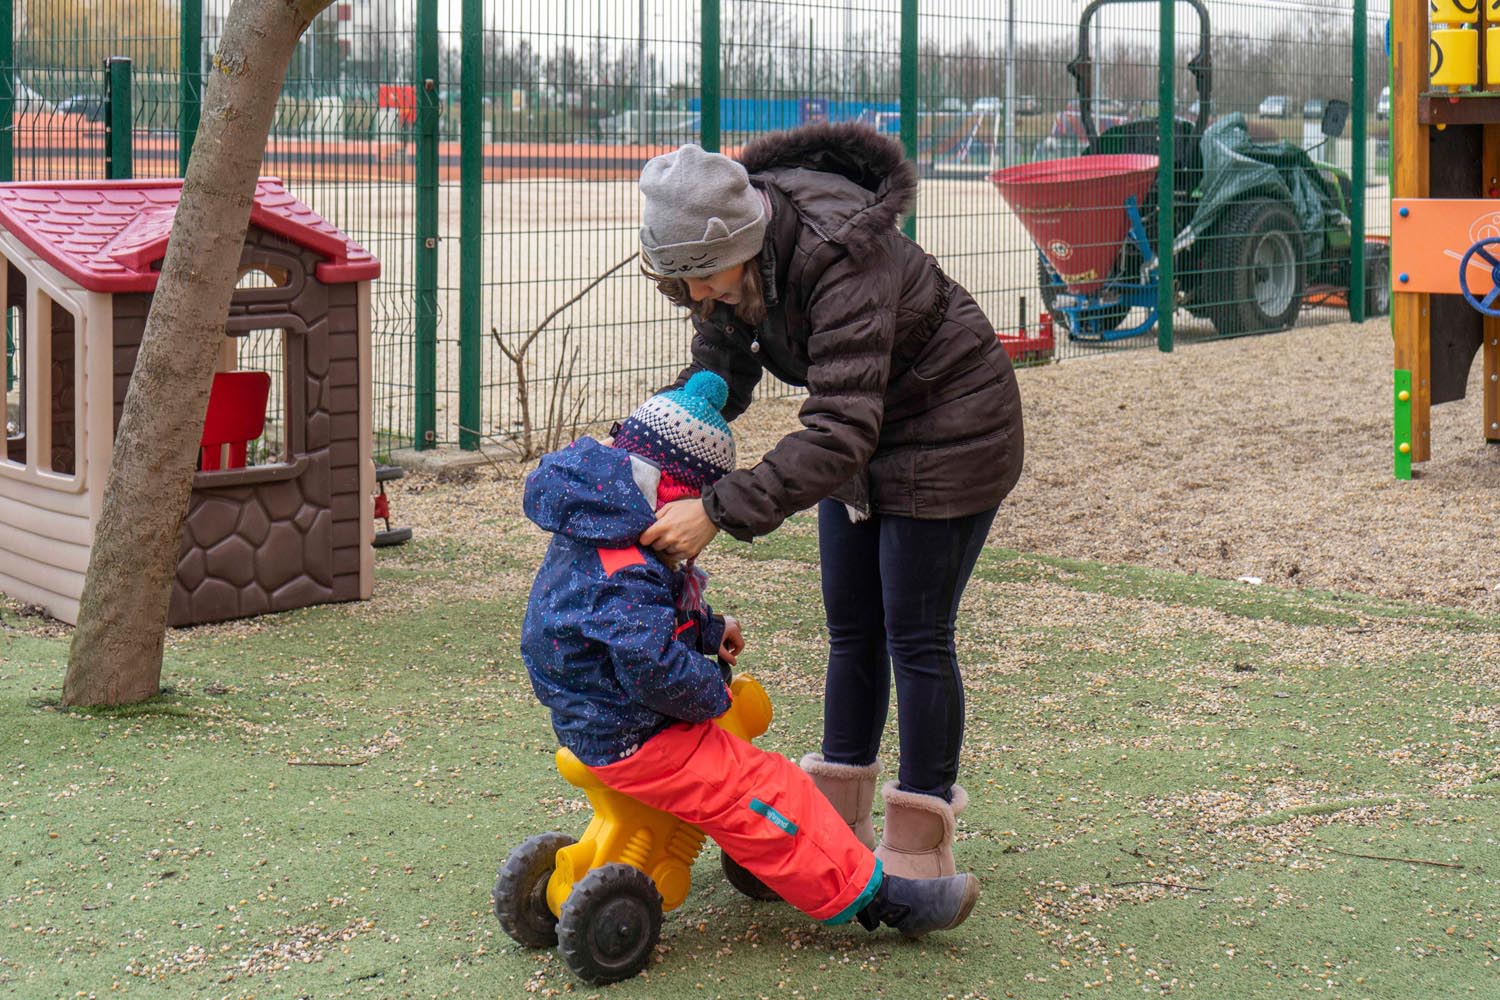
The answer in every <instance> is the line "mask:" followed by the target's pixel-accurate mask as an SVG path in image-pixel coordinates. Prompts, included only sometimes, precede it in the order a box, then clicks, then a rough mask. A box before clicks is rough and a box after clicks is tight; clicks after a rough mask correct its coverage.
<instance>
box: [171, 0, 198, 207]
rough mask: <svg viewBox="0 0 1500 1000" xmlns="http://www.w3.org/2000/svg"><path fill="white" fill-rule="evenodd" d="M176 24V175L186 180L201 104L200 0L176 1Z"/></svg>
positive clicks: (196, 133)
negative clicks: (177, 46)
mask: <svg viewBox="0 0 1500 1000" xmlns="http://www.w3.org/2000/svg"><path fill="white" fill-rule="evenodd" d="M179 2H180V4H181V6H180V7H179V8H178V11H177V21H178V28H179V31H178V33H179V35H180V36H181V41H180V44H179V51H178V79H177V173H178V174H179V175H180V176H183V177H186V176H187V165H188V157H189V156H191V155H192V154H193V139H194V138H195V137H196V136H197V135H198V115H199V112H200V110H201V105H202V102H203V0H179Z"/></svg>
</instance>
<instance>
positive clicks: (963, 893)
mask: <svg viewBox="0 0 1500 1000" xmlns="http://www.w3.org/2000/svg"><path fill="white" fill-rule="evenodd" d="M978 899H979V879H977V878H975V877H974V876H973V875H970V874H968V873H967V872H965V873H963V874H960V875H947V876H944V877H943V878H902V877H901V876H899V875H887V876H885V878H884V879H883V880H882V881H881V883H880V888H879V889H877V890H876V891H875V898H874V899H872V900H870V904H869V905H868V906H866V907H865V908H864V909H863V910H860V911H859V912H858V913H857V914H855V919H857V920H858V921H859V922H860V925H861V926H863V927H864V929H865V930H867V931H873V930H874V929H875V928H876V927H879V926H880V925H881V924H885V925H886V926H887V927H894V928H896V930H898V931H900V932H901V933H902V934H904V935H906V936H907V937H921V936H922V935H923V934H926V933H928V932H929V931H951V930H952V929H953V928H955V927H957V926H958V925H959V924H961V923H963V922H964V921H965V920H967V919H968V916H969V911H971V910H973V909H974V904H975V902H977V901H978Z"/></svg>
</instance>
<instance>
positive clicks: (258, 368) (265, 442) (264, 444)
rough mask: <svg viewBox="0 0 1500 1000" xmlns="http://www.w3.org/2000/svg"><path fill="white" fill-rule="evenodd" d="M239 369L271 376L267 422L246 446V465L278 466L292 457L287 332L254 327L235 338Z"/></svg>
mask: <svg viewBox="0 0 1500 1000" xmlns="http://www.w3.org/2000/svg"><path fill="white" fill-rule="evenodd" d="M234 346H235V360H234V367H235V370H237V371H242V372H245V371H252V372H265V373H266V374H268V375H270V376H271V391H270V394H269V395H268V396H267V397H266V423H265V428H264V430H263V431H262V432H261V435H260V437H258V438H256V439H255V440H253V441H251V442H250V443H249V445H248V446H247V447H246V449H245V465H247V466H251V465H275V464H277V463H281V462H289V461H291V460H292V453H291V447H290V439H289V438H288V436H287V411H286V331H285V330H251V331H250V332H248V333H246V334H244V335H243V336H239V337H235V338H234Z"/></svg>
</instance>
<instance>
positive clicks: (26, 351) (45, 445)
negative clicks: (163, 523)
mask: <svg viewBox="0 0 1500 1000" xmlns="http://www.w3.org/2000/svg"><path fill="white" fill-rule="evenodd" d="M0 279H3V280H0V301H3V302H4V303H5V450H4V452H3V453H0V467H3V468H12V469H26V468H27V467H28V466H29V467H30V468H32V469H34V470H38V471H42V472H50V473H54V474H57V475H62V476H73V475H75V474H76V473H77V471H78V462H77V446H78V426H79V402H80V400H79V398H78V376H79V371H80V369H79V367H78V359H79V352H80V350H81V345H80V343H79V330H80V327H81V324H80V323H79V322H78V319H77V318H76V317H75V316H74V315H73V314H72V313H71V312H70V311H68V309H67V308H66V307H65V306H63V305H62V304H61V303H59V302H55V301H53V300H52V299H51V298H50V297H48V296H47V295H46V294H45V293H42V294H33V291H32V289H30V287H29V284H28V282H27V281H26V278H25V277H24V276H23V275H22V274H21V273H20V272H19V271H17V270H16V269H15V268H13V267H8V268H6V269H5V271H4V272H3V274H0Z"/></svg>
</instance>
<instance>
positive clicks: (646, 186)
mask: <svg viewBox="0 0 1500 1000" xmlns="http://www.w3.org/2000/svg"><path fill="white" fill-rule="evenodd" d="M641 195H642V197H643V198H644V202H645V204H644V208H643V210H642V213H641V221H642V225H641V256H642V257H643V258H644V259H645V261H646V266H647V267H648V268H649V269H650V270H652V271H653V272H655V273H656V274H660V275H663V276H665V277H669V278H706V277H708V276H709V275H711V274H717V273H718V272H720V271H722V270H724V269H726V268H730V267H733V266H734V265H736V264H739V263H742V262H744V261H747V260H749V259H750V258H751V257H754V256H755V255H756V254H758V253H760V247H761V242H762V241H763V240H764V239H765V235H766V222H767V218H766V216H767V212H766V204H765V201H764V200H763V199H762V198H761V195H760V192H759V191H757V190H755V188H753V187H751V186H750V175H749V174H748V173H746V172H745V168H744V167H743V166H741V165H740V164H739V163H737V162H735V161H734V160H731V159H730V158H729V157H727V156H723V155H721V154H719V153H709V152H705V151H704V150H703V149H702V148H701V147H699V146H695V145H693V144H692V143H688V144H687V145H685V146H683V147H682V148H680V149H677V150H674V151H673V152H670V153H663V154H662V155H661V156H657V157H653V158H652V159H651V160H650V161H648V162H647V163H646V167H645V169H643V170H642V171H641Z"/></svg>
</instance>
